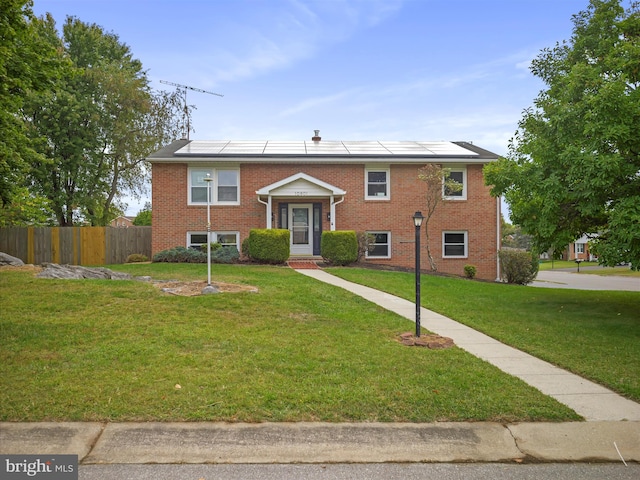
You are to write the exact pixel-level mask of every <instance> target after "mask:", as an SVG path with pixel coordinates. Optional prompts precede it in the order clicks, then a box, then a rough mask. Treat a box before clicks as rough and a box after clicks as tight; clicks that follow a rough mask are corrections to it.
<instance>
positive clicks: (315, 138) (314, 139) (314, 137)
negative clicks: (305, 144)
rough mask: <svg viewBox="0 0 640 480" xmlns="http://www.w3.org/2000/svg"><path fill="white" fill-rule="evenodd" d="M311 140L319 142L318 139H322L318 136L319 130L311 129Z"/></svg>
mask: <svg viewBox="0 0 640 480" xmlns="http://www.w3.org/2000/svg"><path fill="white" fill-rule="evenodd" d="M311 140H313V141H314V142H319V141H320V140H322V137H320V130H314V131H313V137H311Z"/></svg>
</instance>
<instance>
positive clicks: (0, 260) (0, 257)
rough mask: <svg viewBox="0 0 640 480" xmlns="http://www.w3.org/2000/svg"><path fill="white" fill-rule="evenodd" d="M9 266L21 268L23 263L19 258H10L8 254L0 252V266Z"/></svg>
mask: <svg viewBox="0 0 640 480" xmlns="http://www.w3.org/2000/svg"><path fill="white" fill-rule="evenodd" d="M2 265H11V266H12V267H22V266H23V265H24V262H23V261H22V260H20V259H19V258H16V257H12V256H11V255H9V254H8V253H2V252H0V266H2Z"/></svg>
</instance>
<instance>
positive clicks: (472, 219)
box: [147, 132, 500, 280]
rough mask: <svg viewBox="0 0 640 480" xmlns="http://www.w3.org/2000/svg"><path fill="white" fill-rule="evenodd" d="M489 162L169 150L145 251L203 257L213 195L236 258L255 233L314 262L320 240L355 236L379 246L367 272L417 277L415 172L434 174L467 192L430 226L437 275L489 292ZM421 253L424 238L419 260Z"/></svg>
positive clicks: (390, 153)
mask: <svg viewBox="0 0 640 480" xmlns="http://www.w3.org/2000/svg"><path fill="white" fill-rule="evenodd" d="M497 158H498V156H497V155H496V154H494V153H491V152H489V151H487V150H484V149H482V148H479V147H476V146H475V145H472V144H470V143H467V142H384V141H363V142H346V141H344V142H341V141H322V140H321V138H320V137H319V136H318V135H317V132H316V136H314V137H313V138H312V139H311V141H294V142H283V141H268V142H267V141H195V140H193V141H189V140H177V141H175V142H173V143H171V144H170V145H168V146H166V147H164V148H162V149H161V150H159V151H157V152H155V153H153V154H152V155H150V156H149V157H148V158H147V160H148V161H149V162H150V163H151V166H152V204H153V210H152V215H153V220H152V225H153V227H152V228H153V235H152V237H153V240H152V251H153V253H156V252H159V251H161V250H164V249H167V248H172V247H175V246H178V245H182V246H188V247H195V246H199V245H203V244H205V245H206V238H207V236H206V235H207V189H208V187H209V186H211V201H210V212H211V235H212V241H218V242H220V243H222V244H223V245H224V244H226V245H235V246H236V247H237V248H238V250H240V248H241V244H242V241H243V240H244V239H245V238H246V237H248V235H249V231H250V230H251V229H252V228H286V229H289V230H290V231H291V255H292V257H294V256H297V257H314V256H319V255H320V237H321V234H322V232H323V231H327V230H355V231H356V232H367V233H370V234H372V236H373V238H374V239H375V245H374V246H373V248H372V249H371V250H370V251H369V253H368V254H367V255H366V258H365V259H364V261H365V262H367V263H373V264H379V265H387V266H399V267H407V268H413V267H414V265H415V256H414V249H415V244H414V242H415V227H414V225H413V220H412V216H413V214H414V212H416V211H419V210H420V211H424V210H425V209H426V207H425V199H424V197H425V195H424V192H425V188H426V184H425V183H424V182H422V181H421V180H419V179H418V170H419V169H420V168H421V167H423V166H424V165H426V164H427V163H436V164H439V165H442V166H444V167H446V168H449V169H450V171H451V173H450V175H451V177H452V178H454V179H455V180H456V181H458V182H460V183H462V185H463V189H462V191H460V192H455V193H454V194H452V195H448V196H447V194H446V193H447V192H444V191H443V196H444V198H443V201H442V202H441V203H440V205H438V207H437V209H436V211H435V213H434V216H433V217H432V219H431V221H430V223H429V234H430V247H431V252H432V256H433V258H434V259H435V261H436V264H437V267H438V271H441V272H445V273H450V274H455V275H463V272H464V265H466V264H471V265H475V266H476V267H477V277H478V278H483V279H491V280H494V279H496V278H498V277H499V276H500V275H499V273H498V271H499V268H498V260H497V251H498V250H499V247H500V245H499V242H500V199H499V198H492V197H491V196H490V195H489V188H488V187H486V186H485V185H484V181H483V175H482V167H483V165H485V164H486V163H488V162H491V161H495V160H497ZM207 179H211V180H212V181H210V182H207V181H206V180H207ZM425 242H426V241H425V237H424V226H423V232H422V247H423V252H424V247H425ZM421 259H422V262H423V263H422V268H423V269H425V270H426V269H428V268H429V265H428V260H427V258H426V254H425V253H423V254H422V255H421Z"/></svg>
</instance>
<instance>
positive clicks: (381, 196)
mask: <svg viewBox="0 0 640 480" xmlns="http://www.w3.org/2000/svg"><path fill="white" fill-rule="evenodd" d="M389 173H390V170H389V168H384V167H382V168H380V167H365V170H364V196H365V198H366V199H367V200H389V198H390V196H391V192H390V188H389V186H390V181H389V178H390V177H389Z"/></svg>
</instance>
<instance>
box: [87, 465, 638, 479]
mask: <svg viewBox="0 0 640 480" xmlns="http://www.w3.org/2000/svg"><path fill="white" fill-rule="evenodd" d="M79 478H80V479H81V480H215V479H224V480H337V479H358V480H360V479H367V480H418V479H420V480H423V479H430V478H433V479H436V478H437V479H438V480H461V479H464V480H485V479H487V478H490V479H492V480H513V479H519V480H520V479H521V480H576V479H580V480H602V479H603V478H606V479H608V480H637V479H638V478H640V464H628V466H624V465H623V464H622V463H619V464H610V463H594V464H588V463H560V464H535V465H531V464H526V465H517V464H499V463H489V464H468V463H453V464H451V463H446V464H443V463H435V464H434V463H410V464H406V463H403V464H398V463H376V464H325V465H323V464H318V465H291V464H289V465H282V464H278V465H264V464H254V465H86V466H81V467H80V470H79Z"/></svg>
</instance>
